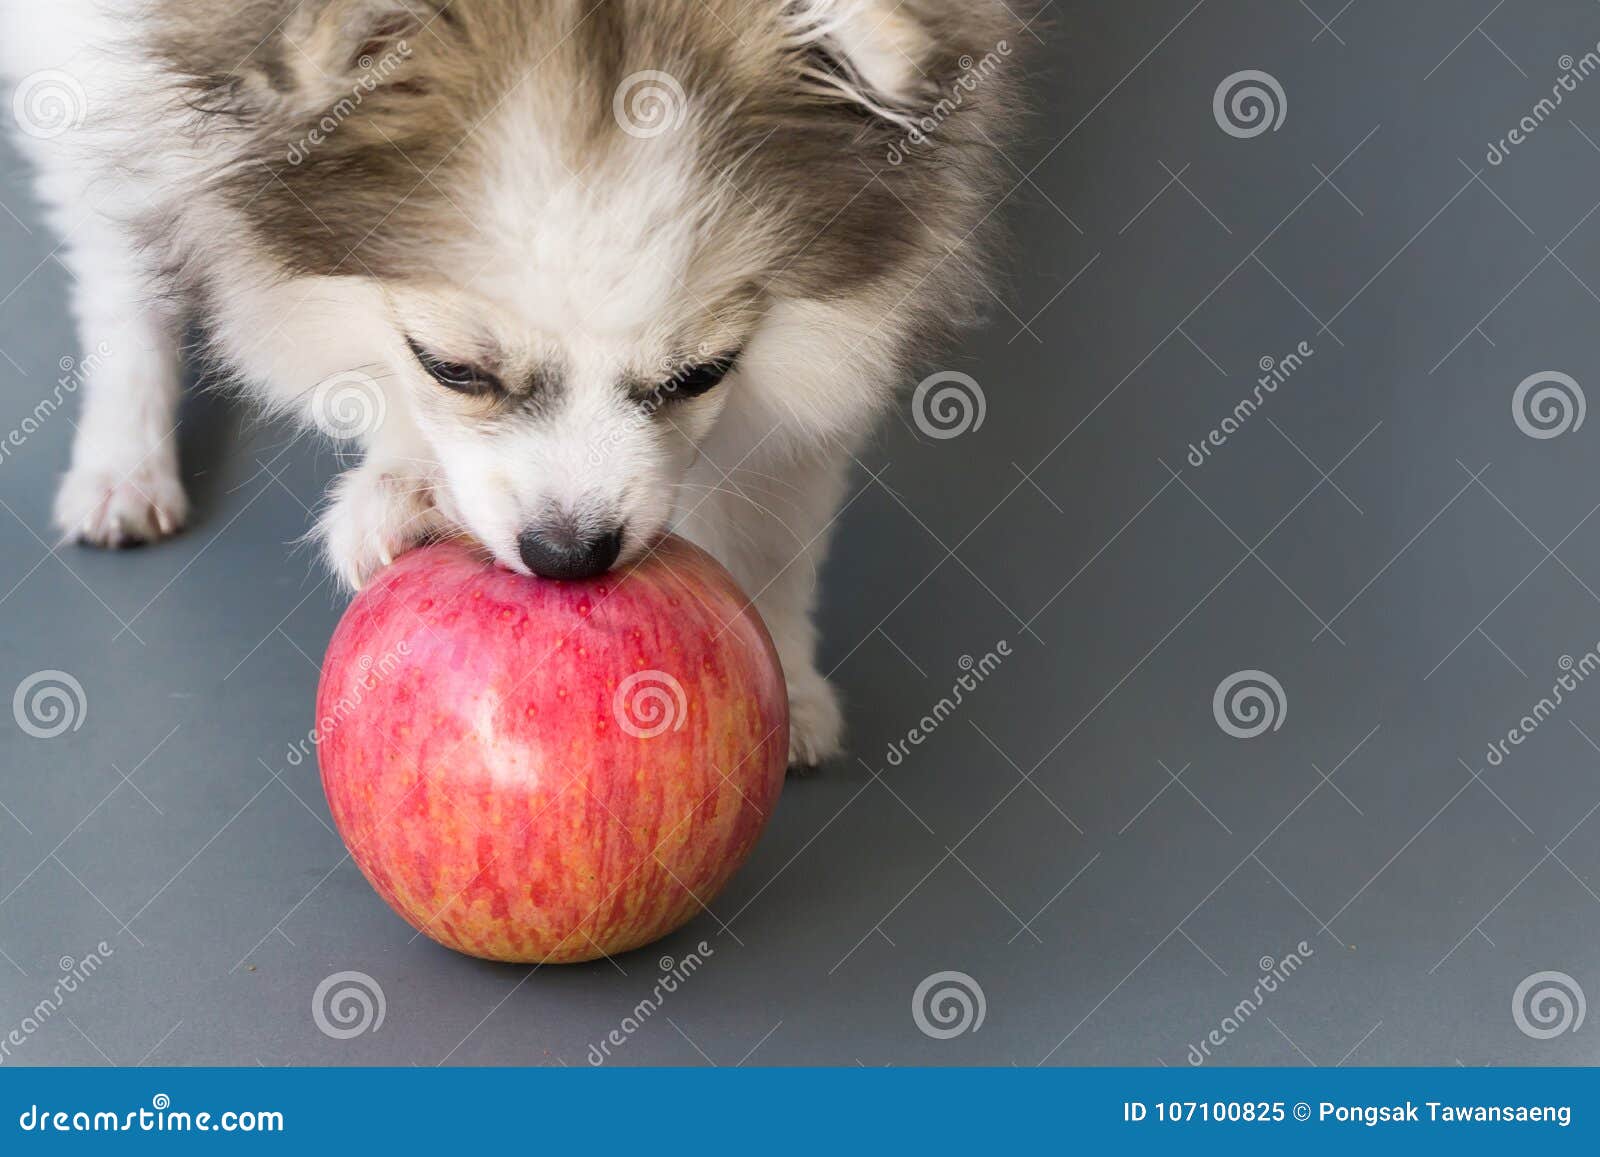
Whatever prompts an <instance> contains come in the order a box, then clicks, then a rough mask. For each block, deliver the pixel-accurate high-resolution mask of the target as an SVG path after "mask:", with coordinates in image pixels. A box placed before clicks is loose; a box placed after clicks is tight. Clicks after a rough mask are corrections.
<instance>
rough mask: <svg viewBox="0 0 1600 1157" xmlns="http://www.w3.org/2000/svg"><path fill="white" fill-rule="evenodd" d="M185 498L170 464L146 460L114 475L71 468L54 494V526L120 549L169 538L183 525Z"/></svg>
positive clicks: (186, 509)
mask: <svg viewBox="0 0 1600 1157" xmlns="http://www.w3.org/2000/svg"><path fill="white" fill-rule="evenodd" d="M188 513H189V500H188V497H187V496H186V495H185V494H184V492H183V483H182V481H180V480H179V478H178V470H177V465H176V463H170V462H166V461H157V460H150V461H147V462H141V463H138V464H136V465H135V466H134V467H133V468H132V469H131V470H128V471H125V472H121V473H118V472H116V471H115V470H114V469H107V468H99V467H96V468H86V467H81V466H75V467H73V468H72V469H71V470H69V471H68V472H67V476H66V477H65V478H64V479H63V480H62V482H61V489H60V491H59V492H58V493H57V494H56V509H55V517H56V525H57V526H59V527H61V529H62V530H63V531H64V532H65V533H66V536H67V537H68V538H69V539H76V540H78V541H80V542H86V543H89V544H91V545H94V546H104V547H113V548H115V547H123V546H136V545H139V544H140V543H145V542H155V541H157V540H159V539H163V538H170V537H171V536H172V535H174V534H176V533H177V532H178V531H179V530H181V529H182V528H183V524H184V521H185V520H186V519H187V517H188Z"/></svg>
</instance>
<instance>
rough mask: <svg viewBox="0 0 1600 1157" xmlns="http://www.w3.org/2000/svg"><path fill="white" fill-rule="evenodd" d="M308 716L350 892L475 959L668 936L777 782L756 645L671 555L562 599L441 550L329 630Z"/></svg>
mask: <svg viewBox="0 0 1600 1157" xmlns="http://www.w3.org/2000/svg"><path fill="white" fill-rule="evenodd" d="M680 689H681V694H680ZM317 718H318V721H319V722H318V728H317V736H318V744H317V751H318V760H319V763H320V764H321V768H322V785H323V789H324V790H325V791H326V792H327V796H328V805H329V807H330V808H331V809H332V812H333V818H334V822H335V823H336V824H337V826H338V829H339V833H340V835H341V836H342V837H343V838H344V841H345V844H346V846H348V847H349V849H350V854H351V856H352V857H353V858H354V860H355V862H356V864H357V865H358V866H359V867H360V868H361V871H362V872H363V874H365V875H366V877H367V879H368V880H369V881H370V882H371V883H372V886H373V887H374V888H376V889H377V891H378V893H379V894H380V895H381V896H382V897H383V898H384V899H385V900H386V901H388V903H389V905H390V907H392V908H393V909H394V910H395V911H396V912H398V913H399V914H400V915H401V916H402V917H404V918H405V919H406V920H407V921H408V922H409V923H410V924H411V925H412V926H413V927H415V928H417V929H418V930H419V931H421V932H423V933H425V934H426V935H428V936H431V937H432V938H433V939H434V940H437V941H438V942H439V943H441V944H444V945H447V946H448V947H450V948H454V949H456V950H458V951H460V952H465V953H467V954H469V955H472V956H479V957H483V958H486V959H490V960H503V961H517V962H541V963H566V962H573V961H581V960H593V959H596V958H598V957H601V956H610V955H615V954H617V953H620V952H625V951H627V950H628V949H631V948H637V947H639V946H641V945H644V944H648V943H650V942H651V941H652V940H656V939H659V938H660V937H662V936H665V935H667V934H668V933H669V932H672V931H673V930H675V929H677V928H678V927H680V926H681V925H683V924H684V923H685V922H687V921H688V920H689V919H690V918H691V917H693V916H694V915H696V914H697V913H698V912H699V911H700V910H701V909H702V908H703V907H704V906H705V905H707V904H709V903H711V902H712V900H713V899H714V898H715V897H716V895H717V893H718V892H720V891H721V890H722V888H723V886H724V885H725V884H726V883H727V882H728V880H729V878H730V877H731V876H732V875H733V873H734V872H735V871H736V870H737V869H738V868H739V866H740V865H741V864H743V863H744V861H745V858H746V857H747V856H748V855H749V854H750V851H751V849H752V848H753V847H754V845H755V842H756V839H757V837H758V836H759V835H760V834H761V831H762V828H763V827H764V826H765V825H766V822H767V819H768V817H769V816H771V814H772V811H773V808H774V806H775V805H776V803H777V799H778V794H779V792H780V791H781V790H782V788H783V782H784V776H785V772H786V764H787V761H788V744H789V707H788V695H787V692H786V689H785V686H784V680H783V669H782V666H781V665H780V664H779V662H778V657H777V654H776V652H775V651H774V650H773V646H772V640H771V638H770V637H769V636H768V634H767V630H766V627H765V626H764V625H763V624H762V622H761V619H760V617H759V616H758V615H757V614H756V612H755V611H754V609H752V608H751V607H750V606H749V601H748V600H747V599H746V597H745V595H744V594H743V593H742V592H741V591H740V590H739V588H738V586H737V584H735V582H734V581H733V578H732V577H731V576H730V575H729V574H728V572H727V571H725V570H724V569H723V568H722V567H721V566H720V565H719V564H718V563H717V562H716V561H714V560H713V559H712V558H711V556H709V555H707V554H706V553H705V552H703V551H701V550H700V549H699V548H697V547H695V546H693V545H691V544H690V543H688V542H686V541H684V540H682V539H678V538H667V539H664V540H663V541H662V542H661V544H660V545H658V546H657V547H656V549H655V550H654V551H653V552H652V553H651V554H650V555H648V556H647V557H646V558H645V559H644V560H643V561H642V562H641V563H640V564H639V565H637V566H636V567H634V568H633V569H631V570H623V571H617V572H613V573H610V574H607V575H603V576H599V577H597V578H593V579H585V580H581V581H577V582H556V581H551V580H546V579H538V578H530V577H527V576H524V575H519V574H515V573H513V572H511V571H508V570H505V569H502V568H499V567H497V566H495V565H493V564H491V563H488V562H485V561H484V559H483V557H482V554H481V553H480V552H478V551H475V550H474V549H473V548H472V547H470V546H469V545H467V544H465V543H462V542H445V543H438V544H434V545H430V546H425V547H422V548H419V549H417V550H414V551H412V552H410V553H409V554H406V555H403V556H402V557H401V558H400V559H399V560H398V561H396V562H395V563H394V564H393V565H392V566H390V567H388V568H387V569H386V570H384V571H383V572H382V573H381V574H380V575H379V576H378V577H377V578H376V579H375V580H374V581H373V582H372V583H371V584H370V585H369V586H368V587H367V588H366V589H364V590H363V591H362V592H361V593H360V594H359V595H358V596H357V597H356V598H355V600H354V601H353V602H352V603H351V605H350V607H349V609H348V610H347V611H346V613H345V615H344V618H343V619H342V620H341V621H340V623H339V625H338V628H337V629H336V630H335V631H334V634H333V639H332V641H331V642H330V643H329V646H328V653H327V658H326V660H325V661H324V663H323V670H322V681H321V686H320V688H319V690H318V694H317Z"/></svg>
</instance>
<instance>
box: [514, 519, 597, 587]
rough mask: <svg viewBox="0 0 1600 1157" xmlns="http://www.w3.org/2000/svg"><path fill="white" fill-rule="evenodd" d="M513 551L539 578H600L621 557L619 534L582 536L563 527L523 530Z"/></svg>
mask: <svg viewBox="0 0 1600 1157" xmlns="http://www.w3.org/2000/svg"><path fill="white" fill-rule="evenodd" d="M517 549H518V551H519V552H520V553H521V555H522V561H523V562H525V563H527V565H528V569H529V570H531V571H532V572H533V573H534V574H536V575H539V576H540V577H541V578H553V579H581V578H589V577H591V576H593V575H597V574H604V573H605V572H606V571H608V570H610V569H611V564H612V563H614V562H616V561H617V556H618V555H619V554H621V553H622V530H621V528H620V527H619V528H618V529H616V530H611V531H605V532H602V533H600V534H591V535H586V534H583V533H580V532H579V531H576V530H573V529H569V528H567V527H551V528H546V529H543V530H525V531H523V532H522V534H521V536H520V537H519V538H518V539H517Z"/></svg>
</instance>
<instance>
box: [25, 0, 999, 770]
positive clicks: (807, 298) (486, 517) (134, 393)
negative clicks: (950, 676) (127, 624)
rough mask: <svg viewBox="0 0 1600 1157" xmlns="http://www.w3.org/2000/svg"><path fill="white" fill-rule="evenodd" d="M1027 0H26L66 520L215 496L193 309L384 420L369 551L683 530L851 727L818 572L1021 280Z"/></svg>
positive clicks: (354, 562) (219, 349)
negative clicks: (927, 366) (868, 473)
mask: <svg viewBox="0 0 1600 1157" xmlns="http://www.w3.org/2000/svg"><path fill="white" fill-rule="evenodd" d="M1020 31H1021V24H1020V21H1019V18H1018V17H1017V16H1016V15H1015V13H1014V12H1013V11H1012V8H1011V7H1008V5H1007V3H1006V0H48V2H43V3H42V2H39V0H0V71H3V72H4V73H5V75H6V76H7V78H8V80H9V83H10V86H11V88H12V95H13V102H12V103H13V112H14V114H15V120H16V123H17V126H18V128H19V129H20V132H18V133H17V134H16V137H17V140H18V141H19V143H20V145H21V147H22V148H23V150H24V152H25V153H26V154H27V156H29V157H30V158H31V159H32V161H33V163H34V164H35V165H36V167H37V171H38V188H39V191H40V195H41V198H42V200H43V202H44V203H45V205H46V207H47V210H48V212H49V215H50V218H51V221H52V224H53V225H54V226H55V227H56V228H57V229H58V231H59V233H60V236H61V245H60V248H59V250H58V253H59V256H60V257H61V259H62V260H63V262H64V264H65V265H66V267H67V268H68V270H69V271H70V272H71V274H72V276H73V279H74V284H73V286H72V299H73V300H72V305H73V309H74V313H75V316H76V319H77V323H78V327H79V338H80V341H81V343H82V348H83V351H84V355H85V356H84V357H83V358H82V359H81V360H80V369H81V371H82V373H83V377H84V380H83V382H82V392H83V400H82V415H81V419H80V421H79V424H78V428H77V433H76V440H75V443H74V446H73V451H72V460H71V463H70V468H69V469H68V470H67V472H66V475H65V477H64V479H63V481H62V483H61V487H60V491H59V495H58V499H57V503H56V518H57V521H58V523H59V525H60V527H61V529H62V531H63V532H64V533H65V534H67V535H68V536H69V537H74V538H77V539H80V540H82V541H84V542H87V543H93V544H97V545H101V546H119V545H124V544H130V543H135V542H145V541H152V540H155V539H159V538H162V537H164V536H166V535H170V534H173V533H174V532H176V531H177V530H178V529H179V528H180V527H182V526H183V524H184V520H185V517H186V514H187V500H186V498H185V494H184V488H183V482H182V478H181V476H180V472H179V462H178V454H177V441H176V422H177V406H178V388H179V381H180V376H181V369H180V356H181V345H182V336H183V334H184V333H185V332H187V331H188V329H189V327H190V326H191V325H192V326H193V327H194V332H199V333H201V334H203V335H204V343H203V347H202V352H203V355H204V357H205V358H206V359H207V361H208V363H210V364H211V365H212V366H214V367H217V368H219V369H220V370H222V371H224V372H225V373H226V375H227V376H228V377H229V378H230V379H233V380H237V381H239V382H240V383H241V384H242V385H243V386H245V387H246V388H247V389H248V390H249V391H250V392H251V393H252V394H253V395H254V396H255V397H257V398H258V399H260V400H261V401H262V402H263V403H264V404H265V405H266V406H267V407H268V408H270V409H272V410H280V411H291V410H292V411H294V412H297V413H298V414H300V415H302V416H304V417H305V418H307V419H308V420H309V421H310V422H312V423H314V424H315V425H317V426H319V427H321V428H322V429H324V430H325V431H327V432H328V433H330V434H332V435H334V436H335V437H337V438H341V439H351V440H352V441H351V442H350V445H352V446H356V445H359V447H360V449H361V452H362V453H361V457H360V460H359V465H357V466H355V467H354V468H353V469H350V470H348V471H346V472H345V473H344V474H342V475H341V476H340V477H339V478H338V479H337V480H336V481H335V483H334V485H333V487H332V490H331V492H330V495H329V501H328V504H327V506H326V509H325V510H324V511H323V512H322V514H321V515H320V518H319V520H318V525H317V534H318V535H319V537H320V539H321V542H322V544H323V546H324V548H325V550H326V554H327V557H328V560H329V562H330V564H331V566H332V567H333V569H334V571H335V572H336V573H337V574H338V575H339V577H340V578H341V579H342V580H343V581H344V582H346V583H347V584H349V585H350V586H351V587H359V586H360V585H361V584H362V583H363V582H364V581H365V580H366V579H368V578H369V577H370V576H371V575H372V574H373V573H374V572H375V571H376V570H377V569H378V568H380V567H382V566H383V565H385V564H386V563H388V562H389V561H390V560H391V559H393V558H394V557H395V556H396V555H397V554H399V553H400V552H401V551H404V550H405V549H407V547H409V546H411V545H414V544H416V543H418V542H420V541H423V540H426V539H428V538H430V537H433V536H438V535H442V534H448V533H454V532H457V531H465V532H467V533H468V534H470V535H471V536H472V537H473V538H475V539H476V540H477V541H478V542H480V543H481V544H482V545H483V547H484V548H485V549H486V550H487V551H488V552H489V553H490V554H492V556H493V558H494V559H495V560H496V561H497V562H498V563H499V564H501V565H503V566H506V567H509V568H511V569H512V570H515V571H519V572H522V573H534V574H539V575H545V576H549V577H554V578H579V577H584V576H588V575H594V574H599V573H601V572H604V571H606V570H607V569H609V568H612V567H616V566H626V565H628V564H629V563H630V562H633V561H635V560H637V559H638V558H639V557H640V556H641V555H642V554H644V553H645V552H647V551H648V550H650V548H651V544H652V542H653V541H655V540H656V539H657V538H658V537H659V536H660V535H661V534H662V533H663V531H665V530H667V529H669V528H670V529H673V530H676V531H677V532H679V533H682V534H684V535H685V536H687V537H689V538H691V539H693V540H694V541H696V542H698V543H699V544H700V545H702V546H703V547H705V548H706V549H707V550H709V551H710V552H711V553H712V554H713V555H715V556H716V557H717V558H719V559H720V560H721V561H722V562H723V563H724V564H725V565H726V566H727V567H728V568H729V569H730V570H731V571H732V572H733V574H734V576H735V577H736V578H737V579H738V580H739V581H740V583H741V584H743V586H744V587H745V589H746V590H747V591H748V592H749V593H750V595H751V597H752V598H753V600H754V602H755V604H756V607H757V609H758V610H759V611H760V613H761V615H762V616H763V618H764V619H765V620H766V623H767V625H768V627H769V629H770V631H771V633H772V636H773V639H774V641H775V643H776V644H777V649H778V652H779V655H780V657H781V659H782V662H783V667H784V672H785V675H786V677H787V680H788V686H789V696H790V701H791V708H792V742H791V752H790V754H791V760H792V762H794V763H797V764H803V765H812V764H815V763H817V762H819V761H821V760H824V759H827V758H829V757H830V756H833V755H835V754H836V753H837V752H838V751H839V750H840V743H841V731H842V720H841V713H840V708H839V704H838V700H837V697H836V695H835V692H834V690H833V688H832V687H831V686H830V685H829V683H828V681H827V680H826V679H825V678H824V676H823V675H822V674H821V673H820V672H819V671H818V669H817V665H816V648H817V639H816V631H815V629H814V628H813V626H812V613H813V608H814V605H815V601H816V579H817V571H818V568H819V567H820V565H821V562H822V559H823V554H824V551H825V549H826V547H827V541H828V532H829V528H830V526H831V525H832V523H833V520H834V518H835V517H836V514H837V511H838V508H839V504H840V503H841V501H842V500H843V497H844V494H845V490H846V484H847V478H848V472H849V469H850V467H851V465H852V462H853V456H854V453H855V451H856V449H857V448H858V447H859V446H860V443H861V441H862V440H863V438H864V437H866V436H867V435H868V434H869V432H870V431H871V429H872V427H873V424H874V422H875V420H876V419H877V418H878V417H879V416H880V415H881V413H882V412H883V411H884V410H885V409H886V408H887V407H888V406H889V405H890V404H891V403H892V401H893V398H894V396H895V391H896V387H897V386H898V385H899V384H900V383H901V382H902V381H903V380H905V379H906V377H907V376H908V374H909V373H910V372H911V369H912V367H913V366H914V365H915V364H916V363H918V362H925V361H926V360H927V358H928V357H929V355H930V353H931V352H932V343H934V342H936V341H938V340H939V339H940V338H941V337H943V336H944V334H945V333H946V332H947V331H948V330H949V329H950V327H951V326H952V324H954V323H959V322H961V321H963V320H965V319H967V318H969V317H970V316H971V315H972V314H973V312H974V307H975V306H976V305H977V300H976V299H977V298H978V297H979V296H982V295H984V292H985V291H984V289H983V270H982V268H981V263H980V262H979V261H978V259H977V255H978V254H980V253H981V252H982V251H983V247H982V244H981V243H982V241H983V235H984V234H985V233H986V232H987V229H988V226H989V224H990V221H991V217H992V215H993V214H994V212H995V210H996V208H997V207H998V202H999V201H1000V200H1001V194H1002V193H1003V192H1004V188H1003V187H1001V186H1000V184H999V178H1000V175H1001V173H1002V171H1004V170H1005V168H1006V167H1005V164H1004V161H1003V159H1002V155H1001V153H1000V151H999V149H1000V143H1001V142H1003V140H1004V134H1005V132H1006V130H1007V128H1008V125H1009V122H1010V121H1011V120H1012V116H1011V113H1012V108H1013V105H1014V99H1015V98H1014V93H1015V89H1016V78H1015V77H1014V76H1013V75H1011V74H1012V73H1013V72H1014V71H1015V69H1014V66H1013V64H1012V62H1011V61H1009V60H1006V59H1005V58H1006V57H1008V56H1009V55H1010V54H1011V52H1012V50H1013V49H1014V48H1015V38H1016V37H1017V36H1018V34H1019V33H1020Z"/></svg>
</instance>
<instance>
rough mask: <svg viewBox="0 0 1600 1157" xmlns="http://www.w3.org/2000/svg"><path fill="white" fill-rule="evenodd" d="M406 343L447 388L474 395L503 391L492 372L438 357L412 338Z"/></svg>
mask: <svg viewBox="0 0 1600 1157" xmlns="http://www.w3.org/2000/svg"><path fill="white" fill-rule="evenodd" d="M406 344H407V345H409V346H410V347H411V352H412V354H413V355H415V356H416V359H417V361H419V362H421V363H422V368H423V369H425V370H427V371H428V374H429V376H431V377H432V378H433V380H434V381H436V382H438V383H439V384H440V385H441V386H444V387H445V388H446V389H451V390H454V391H456V393H458V394H470V395H471V396H473V397H482V396H484V395H486V394H497V393H499V392H500V391H501V386H500V379H499V378H497V377H495V376H494V375H493V374H491V373H486V372H485V371H483V370H480V369H478V368H477V367H475V366H469V365H464V364H463V363H461V362H447V361H443V360H441V359H440V358H436V357H434V356H433V355H432V354H430V353H429V352H428V351H427V350H425V349H423V348H422V347H421V346H420V345H418V344H417V343H416V342H414V341H412V340H411V339H410V338H407V339H406Z"/></svg>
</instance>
